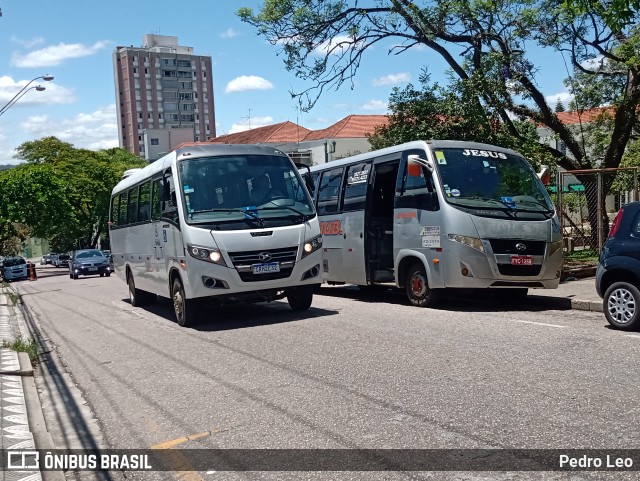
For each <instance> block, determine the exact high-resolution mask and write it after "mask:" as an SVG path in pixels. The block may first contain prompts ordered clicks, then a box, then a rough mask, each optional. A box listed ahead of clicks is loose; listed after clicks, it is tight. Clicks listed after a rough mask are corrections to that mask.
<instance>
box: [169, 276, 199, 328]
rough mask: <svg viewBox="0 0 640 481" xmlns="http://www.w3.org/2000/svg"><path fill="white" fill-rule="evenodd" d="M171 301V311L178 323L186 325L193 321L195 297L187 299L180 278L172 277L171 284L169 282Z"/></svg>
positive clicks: (194, 318)
mask: <svg viewBox="0 0 640 481" xmlns="http://www.w3.org/2000/svg"><path fill="white" fill-rule="evenodd" d="M171 301H172V302H173V312H174V313H175V315H176V320H177V321H178V325H180V326H182V327H187V326H190V325H192V324H194V323H195V321H196V311H197V306H196V305H195V303H196V301H195V299H187V297H186V296H185V293H184V286H183V285H182V281H181V280H180V279H174V280H173V284H171Z"/></svg>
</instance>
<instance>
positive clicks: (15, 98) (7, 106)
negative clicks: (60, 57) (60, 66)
mask: <svg viewBox="0 0 640 481" xmlns="http://www.w3.org/2000/svg"><path fill="white" fill-rule="evenodd" d="M36 80H44V81H45V82H50V81H51V80H53V75H48V74H47V75H41V76H40V77H36V78H34V79H32V80H30V81H29V82H27V84H26V85H25V86H24V87H22V89H20V90H19V91H18V93H17V94H15V95H14V96H13V98H12V99H11V100H9V101H8V102H7V103H6V104H5V105H4V106H3V107H2V108H1V109H0V115H2V114H4V113H5V112H6V111H7V110H9V109H10V108H11V106H12V105H13V104H15V103H16V102H17V101H18V100H19V99H20V98H22V96H23V95H24V94H26V93H27V91H29V90H31V89H33V88H35V89H36V90H37V91H38V92H42V91H43V90H45V87H43V86H42V85H36V86H34V87H29V85H31V84H32V83H33V82H35V81H36Z"/></svg>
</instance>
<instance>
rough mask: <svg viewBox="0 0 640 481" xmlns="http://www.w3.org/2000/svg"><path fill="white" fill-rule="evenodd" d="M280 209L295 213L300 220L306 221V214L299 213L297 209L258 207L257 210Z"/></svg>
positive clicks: (284, 206) (282, 206)
mask: <svg viewBox="0 0 640 481" xmlns="http://www.w3.org/2000/svg"><path fill="white" fill-rule="evenodd" d="M280 209H289V210H290V211H292V212H295V213H296V214H298V215H299V216H300V218H301V219H302V220H303V221H304V220H306V219H307V214H305V213H304V212H301V211H299V210H298V209H294V208H293V207H289V206H288V205H280V206H277V207H258V210H280Z"/></svg>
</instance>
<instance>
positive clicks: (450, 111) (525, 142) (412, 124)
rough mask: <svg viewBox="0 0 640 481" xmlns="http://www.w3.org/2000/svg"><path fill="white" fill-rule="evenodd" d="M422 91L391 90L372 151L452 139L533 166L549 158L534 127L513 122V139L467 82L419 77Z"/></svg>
mask: <svg viewBox="0 0 640 481" xmlns="http://www.w3.org/2000/svg"><path fill="white" fill-rule="evenodd" d="M420 82H421V84H422V89H421V90H418V89H416V88H414V86H413V85H412V84H409V85H407V86H406V87H405V88H403V89H399V88H394V89H393V91H392V93H391V96H390V99H389V110H390V111H391V113H390V115H389V123H388V125H386V126H383V127H378V128H377V129H376V130H375V132H374V133H373V135H370V136H369V142H370V143H371V146H372V147H373V148H374V149H381V148H384V147H389V146H392V145H397V144H400V143H404V142H410V141H412V140H420V139H456V140H469V141H475V142H485V143H488V144H494V145H501V146H503V147H507V148H512V149H514V150H517V151H519V152H520V153H522V154H523V155H525V156H526V157H527V158H529V160H530V161H531V162H532V163H533V164H534V166H536V167H539V166H540V165H543V164H544V165H548V164H550V163H552V162H553V157H552V156H551V155H550V154H549V153H548V152H547V151H546V149H545V148H544V146H542V145H541V144H540V142H539V141H538V134H537V132H536V129H535V125H533V124H532V123H531V122H527V121H525V122H515V123H514V125H515V126H516V128H517V129H518V133H519V135H518V137H514V136H513V135H511V133H510V131H509V130H508V129H506V128H505V126H504V124H503V123H502V122H501V121H500V117H499V115H498V114H497V113H496V112H495V111H491V110H490V109H487V108H485V107H483V106H482V105H480V104H478V103H477V102H476V101H475V96H474V93H473V88H470V87H469V85H468V83H466V82H464V81H462V80H459V79H451V81H450V83H449V85H448V86H446V87H443V86H440V85H438V84H437V83H435V84H430V76H429V75H428V73H427V72H423V74H422V75H421V77H420Z"/></svg>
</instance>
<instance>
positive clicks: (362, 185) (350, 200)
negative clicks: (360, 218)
mask: <svg viewBox="0 0 640 481" xmlns="http://www.w3.org/2000/svg"><path fill="white" fill-rule="evenodd" d="M369 172H371V162H363V163H360V164H355V165H351V166H349V167H348V168H347V183H346V185H345V188H344V197H343V201H342V202H343V205H342V210H346V211H352V210H363V209H364V208H365V204H366V199H367V187H368V185H369V182H368V181H369Z"/></svg>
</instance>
